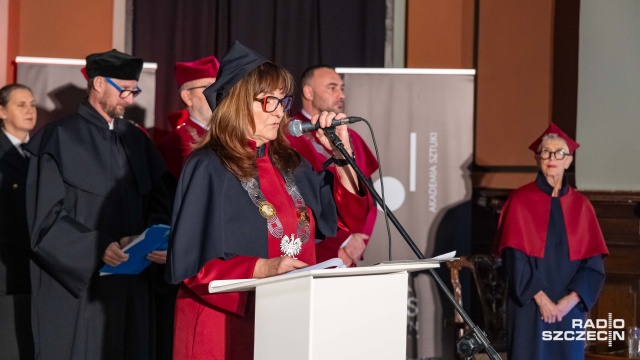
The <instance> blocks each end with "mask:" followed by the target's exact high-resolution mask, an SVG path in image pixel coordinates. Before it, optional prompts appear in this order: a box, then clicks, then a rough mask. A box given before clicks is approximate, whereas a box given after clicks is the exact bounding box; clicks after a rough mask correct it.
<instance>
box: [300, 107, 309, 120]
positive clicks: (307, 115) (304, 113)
mask: <svg viewBox="0 0 640 360" xmlns="http://www.w3.org/2000/svg"><path fill="white" fill-rule="evenodd" d="M300 112H301V113H302V115H304V117H306V118H307V120H311V115H309V113H308V112H306V111H304V109H302V110H300Z"/></svg>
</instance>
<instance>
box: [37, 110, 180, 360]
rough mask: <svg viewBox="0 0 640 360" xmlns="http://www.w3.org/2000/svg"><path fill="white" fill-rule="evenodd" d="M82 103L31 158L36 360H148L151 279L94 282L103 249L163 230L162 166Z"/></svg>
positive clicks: (46, 134) (147, 147) (145, 144)
mask: <svg viewBox="0 0 640 360" xmlns="http://www.w3.org/2000/svg"><path fill="white" fill-rule="evenodd" d="M114 121H115V125H114V129H113V130H109V127H108V124H107V122H106V121H105V120H104V118H103V117H102V116H101V115H100V114H99V113H98V112H97V111H96V110H95V109H94V108H93V107H92V106H91V105H90V104H89V102H88V101H86V100H85V101H84V102H83V103H82V104H81V105H80V108H79V110H78V112H77V113H75V114H73V115H71V116H69V117H68V118H65V119H62V120H58V121H56V122H54V123H52V124H50V125H48V126H46V127H45V128H43V129H42V130H41V131H39V132H38V133H37V134H36V135H35V136H34V137H33V139H32V140H31V141H30V142H29V145H28V146H27V149H28V150H29V152H31V153H32V154H33V155H32V156H31V163H30V167H29V174H28V178H27V218H28V221H29V225H30V237H31V248H32V250H33V262H32V264H31V284H32V317H33V320H32V325H33V332H34V342H35V349H36V358H38V359H151V358H154V354H153V352H154V341H153V330H152V327H153V320H152V317H151V314H152V312H151V311H152V308H151V306H152V304H151V297H150V287H149V274H148V272H147V271H144V272H143V273H141V274H140V275H111V276H102V277H101V276H99V274H98V270H99V269H100V267H102V265H103V262H102V256H103V254H104V251H105V249H106V248H107V246H108V245H109V244H110V243H111V242H114V241H118V240H119V239H120V238H122V237H123V236H130V235H138V234H140V233H141V232H142V231H144V229H145V228H146V227H148V226H150V225H153V224H158V223H165V224H167V223H168V220H169V216H170V215H169V212H170V199H168V197H167V194H166V192H165V191H164V187H163V185H162V182H161V181H160V178H161V176H162V174H163V172H164V165H163V162H162V158H161V157H160V155H159V154H158V153H157V151H156V150H155V148H154V147H153V145H152V144H151V141H150V140H149V139H148V137H147V136H146V135H145V134H144V133H143V132H141V131H140V130H139V129H137V128H135V127H134V126H133V125H131V124H130V123H129V122H128V121H126V120H124V119H119V118H117V119H114Z"/></svg>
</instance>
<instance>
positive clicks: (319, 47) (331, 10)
mask: <svg viewBox="0 0 640 360" xmlns="http://www.w3.org/2000/svg"><path fill="white" fill-rule="evenodd" d="M133 3H134V16H133V54H134V55H135V56H140V57H142V58H143V59H144V60H145V61H151V62H156V63H158V72H157V79H156V81H157V82H156V113H155V115H156V122H155V123H156V128H158V127H159V128H160V129H167V128H168V125H166V126H159V124H161V123H165V122H166V118H167V116H168V115H169V114H170V113H171V112H174V111H176V110H179V109H181V108H182V107H183V105H182V103H181V101H180V99H179V97H178V95H177V85H176V83H175V80H174V78H173V66H174V64H175V62H177V61H192V60H196V59H199V58H202V57H205V56H209V55H215V56H216V57H217V58H218V60H222V58H223V57H224V55H225V54H226V53H227V51H228V49H229V47H230V46H231V44H233V42H234V41H235V40H238V41H240V42H242V43H243V44H244V45H246V46H248V47H249V48H251V49H253V50H255V51H256V52H258V53H260V54H261V55H263V56H265V57H266V58H268V59H271V60H272V61H273V62H275V63H277V64H279V65H282V66H284V67H286V68H287V69H288V70H289V71H290V72H291V73H292V74H293V76H294V77H295V78H296V80H297V81H298V82H299V78H300V75H301V74H302V71H304V69H306V68H307V67H309V66H311V65H315V64H319V63H322V64H330V65H333V66H336V67H338V66H340V67H383V66H384V42H385V11H386V10H385V0H260V1H256V0H188V1H186V0H185V1H158V0H134V2H133ZM347 86H348V84H347ZM298 92H299V89H298ZM296 98H298V99H297V100H296V105H297V107H298V108H299V106H300V100H299V93H296ZM160 129H158V130H160Z"/></svg>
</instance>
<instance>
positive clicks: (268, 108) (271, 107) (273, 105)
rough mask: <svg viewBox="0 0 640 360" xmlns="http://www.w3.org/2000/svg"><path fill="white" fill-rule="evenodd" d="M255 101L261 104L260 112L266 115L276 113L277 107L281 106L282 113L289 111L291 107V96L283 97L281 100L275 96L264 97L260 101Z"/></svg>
mask: <svg viewBox="0 0 640 360" xmlns="http://www.w3.org/2000/svg"><path fill="white" fill-rule="evenodd" d="M253 100H255V101H258V102H261V103H262V111H264V112H266V113H271V112H274V111H276V109H277V108H278V105H280V104H282V109H283V110H284V111H289V109H291V105H292V104H293V96H285V97H283V98H282V99H279V98H277V97H275V96H265V97H263V98H262V99H253Z"/></svg>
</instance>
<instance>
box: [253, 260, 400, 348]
mask: <svg viewBox="0 0 640 360" xmlns="http://www.w3.org/2000/svg"><path fill="white" fill-rule="evenodd" d="M407 283H408V281H407V273H406V272H401V273H391V274H379V275H368V276H352V277H336V278H313V277H304V278H299V279H295V280H290V281H287V282H280V283H275V284H269V285H264V286H259V287H257V288H256V298H257V299H259V301H257V302H256V330H255V331H256V336H255V352H254V359H257V360H262V359H264V360H267V359H282V360H287V359H291V360H294V359H295V360H300V359H310V360H311V359H313V360H319V359H402V358H404V357H405V354H406V326H407Z"/></svg>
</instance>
